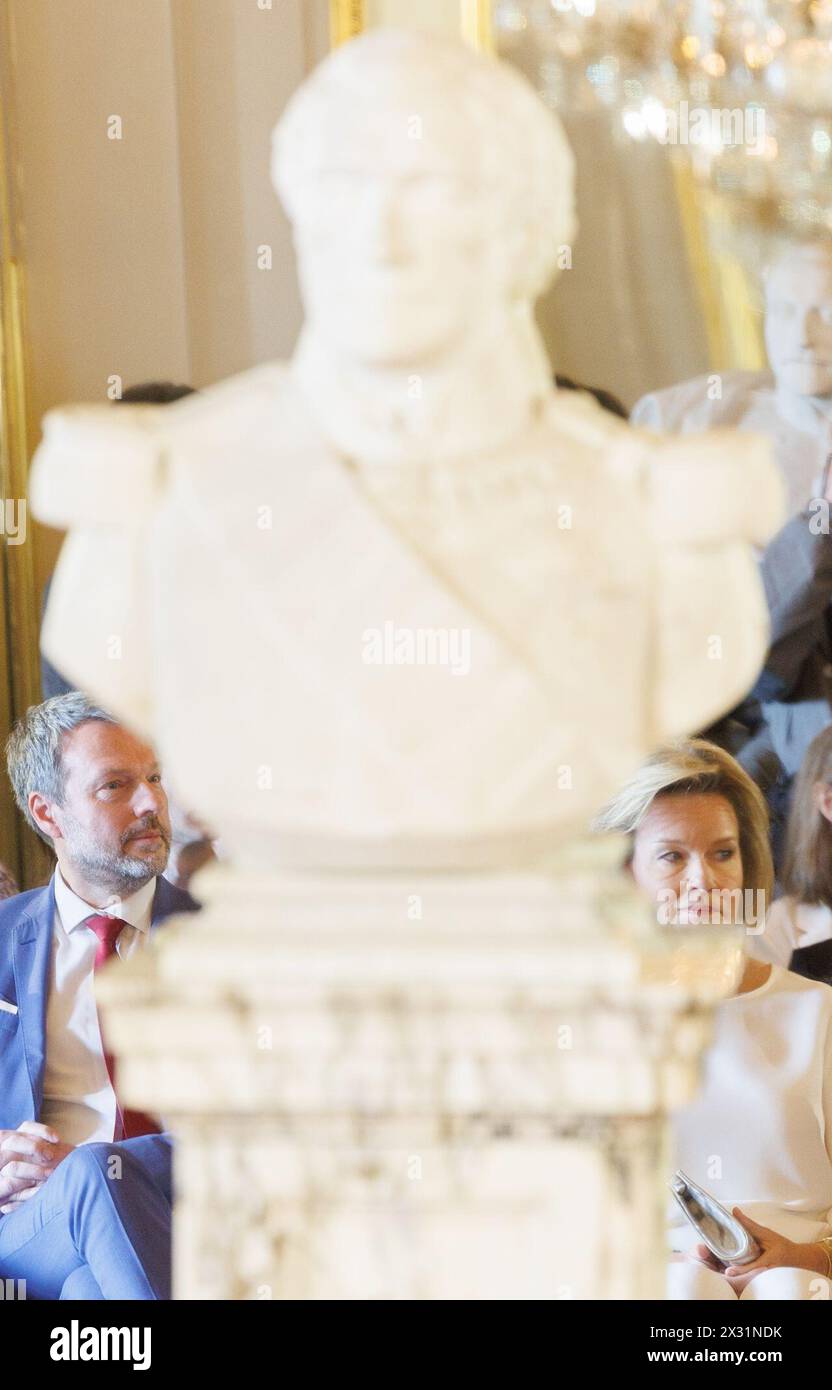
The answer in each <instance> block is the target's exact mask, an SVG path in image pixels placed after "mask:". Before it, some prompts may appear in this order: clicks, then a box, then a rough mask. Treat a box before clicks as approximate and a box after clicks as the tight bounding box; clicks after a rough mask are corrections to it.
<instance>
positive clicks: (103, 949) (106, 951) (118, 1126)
mask: <svg viewBox="0 0 832 1390" xmlns="http://www.w3.org/2000/svg"><path fill="white" fill-rule="evenodd" d="M127 925H128V924H127V922H125V921H123V920H122V918H121V917H108V916H106V915H105V914H104V913H93V915H92V917H87V918H85V919H84V926H85V927H90V928H91V930H92V931H94V932H95V934H96V936H97V937H98V948H97V950H96V952H95V969H96V970H98V968H99V967H100V966H102V965H103V964H104V962H105V960H109V959H110V957H111V956H113V955H115V953H116V942H117V941H118V938H119V936H120V934H121V931H122V928H123V927H126V926H127ZM98 1024H99V1028H101V1020H100V1019H99V1021H98ZM101 1042H102V1044H103V1047H104V1061H105V1063H106V1066H107V1074H108V1076H109V1078H110V1084H111V1086H112V1088H113V1090H114V1091H115V1097H116V1123H115V1132H114V1134H113V1139H114V1140H118V1139H134V1138H135V1137H136V1135H139V1134H161V1133H162V1126H161V1125H160V1124H159V1121H158V1120H156V1119H154V1118H153V1116H152V1115H145V1114H143V1113H142V1111H141V1110H123V1109H122V1107H121V1103H120V1102H119V1098H118V1091H117V1090H116V1059H115V1057H114V1056H113V1054H112V1053H111V1052H108V1051H107V1044H106V1042H105V1041H104V1030H103V1028H101Z"/></svg>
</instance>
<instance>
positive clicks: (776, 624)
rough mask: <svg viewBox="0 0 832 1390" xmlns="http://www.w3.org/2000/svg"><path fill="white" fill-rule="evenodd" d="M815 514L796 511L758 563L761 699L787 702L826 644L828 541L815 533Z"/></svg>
mask: <svg viewBox="0 0 832 1390" xmlns="http://www.w3.org/2000/svg"><path fill="white" fill-rule="evenodd" d="M819 519H820V518H819V514H818V513H816V512H815V511H811V510H809V511H805V512H799V513H798V515H797V516H795V517H792V519H791V521H789V522H787V523H786V525H785V526H784V527H783V529H782V530H781V531H779V532H778V533H777V535H776V536H775V537H774V540H773V541H771V542H770V543H769V545H767V546H766V549H765V553H764V555H763V558H762V562H761V567H760V568H761V574H762V579H763V585H764V587H765V594H766V602H767V603H768V611H769V617H770V619H771V645H770V647H769V652H768V657H767V658H766V664H765V669H764V670H763V673H762V675H761V676H760V679H759V681H758V683H757V686H756V687H755V692H754V693H755V695H756V697H757V698H758V699H761V700H782V699H786V698H787V697H788V696H789V695H790V694H792V692H793V691H794V689H795V686H796V685H797V683H798V681H799V679H800V674H801V672H802V670H803V668H804V666H805V663H806V661H807V659H808V658H809V656H810V655H812V654H813V653H815V652H816V651H817V649H818V647H819V646H824V647H825V644H826V628H825V615H826V610H827V608H828V607H829V604H830V602H832V537H830V536H828V535H823V534H822V533H820V534H815V532H816V531H818V528H819Z"/></svg>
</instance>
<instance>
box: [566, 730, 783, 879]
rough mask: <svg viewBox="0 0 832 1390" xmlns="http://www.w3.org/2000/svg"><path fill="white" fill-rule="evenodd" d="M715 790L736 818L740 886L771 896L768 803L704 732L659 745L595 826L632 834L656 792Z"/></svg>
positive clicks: (772, 871) (675, 792)
mask: <svg viewBox="0 0 832 1390" xmlns="http://www.w3.org/2000/svg"><path fill="white" fill-rule="evenodd" d="M703 792H716V793H717V794H718V795H719V796H724V797H725V800H726V801H728V802H730V804H731V806H732V807H733V809H734V814H735V816H736V818H737V825H738V827H739V834H740V854H741V856H742V868H743V887H744V888H747V889H752V890H755V891H756V892H758V893H760V892H761V893H762V894H763V895H764V897H763V899H762V901H763V902H764V903H770V902H771V896H772V891H773V888H774V868H773V865H772V861H771V848H770V846H769V840H768V808H767V807H766V803H765V799H764V797H763V794H762V792H761V791H760V788H759V787H758V786H757V784H756V782H753V781H752V779H751V778H750V777H749V775H748V773H747V772H746V771H745V769H744V768H742V767H740V765H739V763H738V762H737V760H736V758H732V757H731V754H730V753H726V752H725V751H724V749H722V748H718V747H717V745H716V744H715V743H709V742H708V741H707V739H704V738H685V739H678V740H676V741H675V742H674V743H669V744H667V745H666V746H665V747H664V748H660V749H659V751H658V752H657V753H654V754H653V755H652V757H650V758H648V759H647V761H646V762H645V763H643V764H642V766H641V767H640V768H639V770H638V772H636V774H635V775H634V776H633V777H631V778H630V780H629V782H627V784H626V786H624V787H623V788H622V789H621V791H620V792H619V793H618V795H617V796H614V797H613V799H612V800H611V801H610V802H608V804H607V805H606V806H605V807H604V809H603V811H601V813H600V815H599V816H598V817H597V819H596V821H595V824H594V826H593V829H595V830H604V831H618V833H619V834H624V835H635V832H636V831H637V830H638V827H639V826H640V825H641V822H642V821H643V820H644V817H645V816H646V815H647V812H648V811H649V810H650V807H651V806H652V805H653V802H654V801H655V799H656V797H657V796H685V795H688V796H690V795H696V794H701V793H703Z"/></svg>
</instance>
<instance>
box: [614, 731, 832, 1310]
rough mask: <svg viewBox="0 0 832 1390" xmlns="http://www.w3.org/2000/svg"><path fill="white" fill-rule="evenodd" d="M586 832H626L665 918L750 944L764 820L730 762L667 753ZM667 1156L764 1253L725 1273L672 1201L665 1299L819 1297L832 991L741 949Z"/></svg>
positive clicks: (827, 1290)
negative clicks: (733, 928)
mask: <svg viewBox="0 0 832 1390" xmlns="http://www.w3.org/2000/svg"><path fill="white" fill-rule="evenodd" d="M597 828H598V829H600V830H607V831H617V832H619V833H626V834H628V835H629V836H630V843H631V857H630V861H629V865H630V869H631V872H632V874H633V876H634V878H635V880H636V882H637V883H638V884H639V885H640V886H641V887H642V888H643V889H644V890H645V892H646V893H647V894H649V896H650V898H651V899H652V901H654V902H655V903H656V906H657V911H658V912H659V913H660V916H659V920H660V922H668V923H670V924H671V925H672V926H673V927H683V926H712V927H713V929H717V927H718V924H720V923H723V922H729V923H733V924H744V925H745V926H746V928H747V934H746V940H748V941H752V940H754V934H755V933H756V932H757V930H758V927H759V925H760V924H761V922H762V921H763V918H764V914H765V908H766V906H767V904H768V902H769V900H770V894H771V889H772V883H773V871H772V864H771V855H770V850H769V843H768V833H767V831H768V817H767V812H766V807H765V802H764V800H763V797H762V793H761V792H760V790H759V788H758V787H757V786H756V785H755V784H754V782H753V781H752V780H751V778H750V777H749V776H748V775H747V773H745V772H744V771H743V769H742V768H741V767H740V765H739V764H738V763H737V762H736V761H735V759H733V758H732V757H731V756H730V754H728V753H726V752H724V751H723V750H722V749H720V748H718V747H717V746H716V745H714V744H710V743H708V742H706V741H705V740H703V739H688V740H681V741H679V742H678V743H676V744H674V745H671V746H670V747H668V748H666V749H663V750H662V751H660V752H659V753H657V754H656V755H655V756H654V757H653V758H651V759H650V760H649V761H648V762H647V763H646V764H645V765H644V766H643V767H642V768H641V769H640V770H639V771H638V772H637V773H636V775H635V776H634V777H633V778H632V780H631V781H630V783H628V785H627V786H626V787H625V788H624V789H623V790H622V792H621V793H620V794H619V796H618V797H616V798H615V799H614V800H613V801H612V802H611V803H610V805H609V806H607V807H606V808H605V810H604V811H603V812H602V813H601V815H600V816H599V818H598V821H597ZM673 1144H674V1150H675V1157H674V1164H673V1166H674V1167H676V1166H678V1167H680V1168H682V1169H683V1170H684V1172H685V1173H686V1174H687V1175H688V1176H689V1177H691V1178H692V1179H693V1180H694V1182H696V1183H698V1184H699V1185H700V1186H701V1187H703V1188H705V1189H706V1190H707V1191H709V1192H710V1193H711V1194H712V1195H713V1196H714V1197H715V1198H716V1199H717V1200H718V1201H719V1202H721V1203H722V1205H723V1206H724V1207H726V1208H727V1209H728V1210H729V1211H733V1213H734V1215H735V1216H736V1217H737V1219H738V1220H739V1221H740V1222H741V1223H742V1225H744V1226H745V1227H746V1229H747V1230H748V1231H749V1232H750V1233H751V1234H752V1235H753V1236H754V1238H755V1239H756V1241H757V1243H758V1244H759V1246H760V1248H761V1253H760V1254H759V1256H757V1257H756V1258H755V1259H754V1260H752V1261H751V1262H750V1263H748V1264H744V1265H728V1266H722V1265H721V1264H719V1263H718V1262H717V1261H716V1260H715V1259H714V1257H713V1256H712V1255H711V1254H710V1252H709V1251H708V1249H707V1247H706V1246H704V1245H699V1244H697V1236H696V1232H695V1230H694V1228H693V1227H692V1226H690V1225H689V1224H688V1222H687V1220H686V1218H685V1217H684V1216H683V1215H682V1213H681V1212H680V1211H679V1210H678V1208H676V1206H675V1203H672V1201H671V1202H670V1204H669V1235H670V1245H671V1249H672V1251H673V1252H675V1253H674V1254H673V1255H672V1257H671V1260H670V1263H669V1266H668V1296H669V1297H670V1298H675V1299H735V1298H737V1297H740V1298H743V1299H760V1298H764V1299H768V1298H776V1299H810V1298H829V1297H830V1295H832V1283H830V1280H829V1277H828V1276H829V1275H832V989H830V988H829V987H828V986H827V985H824V984H818V983H815V982H813V981H809V980H805V979H801V978H800V977H798V976H796V975H793V974H791V973H790V972H789V971H787V970H784V969H783V968H782V967H781V966H776V965H772V964H770V963H767V962H764V961H760V960H757V959H755V958H754V957H753V956H752V955H751V954H750V953H749V952H748V951H747V950H746V952H745V957H744V965H743V971H742V976H741V979H740V981H739V984H738V986H737V989H736V992H735V994H734V996H733V997H731V998H728V999H725V1000H724V1001H723V1002H722V1003H721V1004H720V1005H719V1006H718V1008H717V1009H716V1014H715V1020H714V1036H713V1042H712V1045H711V1047H710V1048H709V1050H708V1053H707V1056H706V1059H705V1064H704V1074H703V1080H702V1087H701V1090H700V1092H699V1094H698V1096H697V1098H696V1100H695V1101H694V1102H693V1103H692V1104H691V1105H689V1106H688V1107H686V1108H685V1109H684V1110H683V1111H681V1112H680V1113H679V1114H678V1115H676V1116H675V1118H674V1124H673ZM669 1177H670V1173H668V1178H669Z"/></svg>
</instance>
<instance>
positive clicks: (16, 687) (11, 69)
mask: <svg viewBox="0 0 832 1390" xmlns="http://www.w3.org/2000/svg"><path fill="white" fill-rule="evenodd" d="M14 76H15V64H14V28H13V19H12V15H11V12H10V7H9V6H3V7H0V90H2V92H3V101H2V103H0V501H2V503H3V506H4V513H3V515H4V516H5V502H6V500H7V499H13V501H14V503H15V504H16V507H17V513H18V518H19V517H20V515H21V510H20V505H21V503H22V502H24V501H26V513H25V525H26V532H25V540H24V542H23V543H22V544H14V545H12V544H10V543H9V539H8V534H7V528H6V527H5V526H4V527H3V528H2V532H1V533H0V735H2V738H3V741H5V736H6V734H7V733H8V730H9V729H10V727H11V724H12V722H13V720H14V719H15V717H16V716H17V715H18V714H19V713H21V712H22V711H23V710H25V709H26V708H27V706H28V705H30V704H34V703H36V702H37V701H38V700H39V699H40V663H39V656H38V633H39V627H40V612H39V603H38V598H37V586H36V579H35V563H34V545H35V538H34V527H33V525H32V519H31V516H30V515H29V513H28V499H27V494H28V475H29V460H30V451H29V441H30V430H29V420H28V391H27V379H28V360H27V338H26V312H25V287H24V265H23V250H22V248H23V234H22V227H21V216H20V198H19V184H18V151H17V144H16V132H15V97H16V92H15V84H14ZM0 777H2V778H3V779H4V787H3V793H2V794H0V861H2V862H3V863H5V864H6V865H7V867H8V868H9V869H10V870H11V871H12V872H13V873H14V874H15V876H16V877H17V878H18V882H19V883H20V886H21V887H28V886H31V885H32V884H34V883H37V882H39V881H40V880H41V879H42V877H43V871H44V855H43V851H42V849H41V846H40V842H39V841H38V840H37V839H36V838H35V836H34V835H32V834H29V833H28V832H27V831H26V829H25V827H24V826H23V824H22V822H21V819H20V816H19V814H18V812H17V810H16V808H15V805H14V802H13V799H12V796H11V793H10V791H9V789H8V785H7V784H6V782H5V768H4V767H3V768H0Z"/></svg>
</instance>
